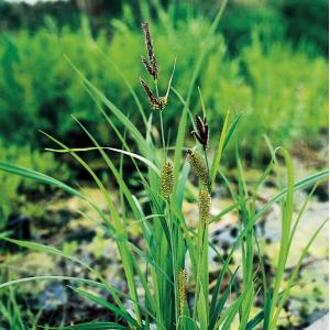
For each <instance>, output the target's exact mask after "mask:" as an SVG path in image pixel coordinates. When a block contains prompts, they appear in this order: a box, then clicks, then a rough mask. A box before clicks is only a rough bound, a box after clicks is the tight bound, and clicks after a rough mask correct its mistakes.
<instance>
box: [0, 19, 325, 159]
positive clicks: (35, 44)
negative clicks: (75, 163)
mask: <svg viewBox="0 0 330 330" xmlns="http://www.w3.org/2000/svg"><path fill="white" fill-rule="evenodd" d="M209 27H210V23H209V21H208V20H206V19H204V18H202V17H197V18H193V19H190V20H189V21H186V20H185V19H181V20H179V21H178V22H176V24H175V26H170V25H169V26H167V25H166V26H163V25H162V24H161V23H159V24H156V25H153V26H152V29H153V31H154V33H155V34H157V40H156V42H155V47H156V51H157V52H158V54H159V62H160V63H161V67H160V69H161V73H162V75H163V76H170V74H171V70H172V66H173V60H174V58H175V57H177V63H178V66H177V70H176V72H175V77H174V81H175V85H176V89H177V90H178V91H181V92H182V91H184V90H187V85H188V84H189V82H190V80H189V79H190V78H189V74H190V68H191V67H192V66H194V65H195V64H196V61H197V57H196V54H199V53H200V51H201V49H203V48H205V42H204V40H205V35H206V33H207V30H208V29H209ZM258 31H259V32H257V31H255V32H254V34H253V36H252V43H251V45H248V46H245V47H244V48H243V49H242V50H241V52H240V54H238V55H237V56H236V57H235V58H233V59H231V58H229V56H228V54H227V48H226V45H225V41H224V39H223V37H222V36H221V35H218V34H216V35H214V36H213V37H212V39H210V40H209V43H208V47H210V48H211V50H212V51H211V52H210V53H209V55H208V56H207V57H206V58H205V59H204V61H203V62H202V66H203V73H201V74H198V77H197V79H198V84H199V85H200V87H201V90H202V92H203V95H204V98H205V103H206V108H207V113H208V115H209V118H210V123H211V125H214V126H213V127H212V128H215V126H216V125H218V122H217V121H215V120H213V119H214V118H218V120H219V119H220V120H223V118H224V115H225V113H226V111H227V109H228V108H232V109H234V111H236V112H241V113H243V114H244V115H243V117H242V123H241V131H244V139H245V142H244V146H245V151H246V152H247V153H251V152H252V154H253V155H254V157H257V158H258V157H262V155H263V152H262V150H263V148H262V143H261V140H262V136H263V134H265V133H266V134H268V136H269V137H270V139H271V140H272V141H274V142H275V143H282V144H285V145H287V146H289V145H290V143H292V142H293V141H295V140H299V141H300V140H301V139H303V140H304V141H307V142H309V143H312V144H314V143H317V142H318V138H319V133H320V130H321V129H322V128H325V127H326V125H327V110H326V109H327V105H328V103H327V75H326V72H327V62H326V60H325V59H323V58H321V57H316V58H314V59H311V58H309V57H308V56H307V55H305V54H304V53H303V52H302V51H300V52H297V51H293V50H292V49H291V48H290V47H289V46H288V45H286V44H284V43H281V42H276V43H269V42H266V43H265V42H263V41H261V38H262V31H261V32H260V30H258ZM0 43H1V45H2V47H0V88H1V91H2V94H3V97H2V98H1V99H0V112H1V118H2V120H1V123H0V128H1V134H2V135H3V136H4V137H5V138H6V139H10V141H12V142H13V141H15V142H17V143H21V142H22V141H26V139H29V141H31V143H34V145H35V146H37V145H38V143H39V140H40V139H39V138H38V137H37V133H36V130H37V129H38V128H41V129H46V130H49V131H56V132H58V134H60V135H61V136H62V138H63V140H64V141H66V142H68V143H70V141H72V138H78V139H75V140H77V141H80V140H81V133H79V131H78V130H77V128H76V127H75V126H74V125H73V124H72V120H69V119H68V118H69V117H68V114H70V113H73V114H75V116H76V117H77V118H79V119H80V120H83V121H84V123H85V125H87V127H88V128H91V127H93V129H95V130H96V132H97V133H96V134H97V136H99V137H101V138H102V139H103V140H104V141H108V140H109V138H110V137H109V131H108V129H107V128H106V127H105V125H104V123H102V122H101V121H100V120H99V118H100V117H99V116H98V115H97V114H96V113H97V112H96V109H95V104H94V103H93V101H92V100H91V98H90V97H89V96H88V94H87V93H85V92H84V91H83V89H82V87H81V84H80V83H79V80H78V78H77V76H76V75H74V74H72V69H71V68H70V67H69V66H68V64H67V62H66V61H65V60H64V59H63V56H62V52H63V53H64V54H66V55H67V56H68V58H69V59H70V60H71V61H72V62H73V63H75V66H76V67H77V68H79V69H80V70H82V72H83V73H84V74H85V75H86V76H87V77H88V78H89V79H90V81H91V82H92V83H93V84H94V85H95V86H97V87H98V88H99V89H101V90H102V91H104V94H105V95H106V96H107V97H109V99H111V100H113V102H114V104H115V105H117V106H118V107H119V108H121V109H125V113H126V114H128V115H129V116H130V118H136V116H137V113H138V112H137V111H136V106H135V105H133V103H132V97H131V95H130V91H129V90H128V89H127V88H126V83H129V84H130V85H131V86H132V88H133V89H134V90H135V91H136V92H137V93H138V95H142V94H141V93H142V90H141V86H140V85H139V82H138V79H137V77H139V76H140V75H143V74H142V69H143V66H142V64H141V65H140V66H137V65H135V64H136V63H138V62H139V61H140V56H141V54H142V53H143V43H141V35H140V33H139V32H138V31H135V30H134V29H133V30H132V29H131V28H129V27H128V25H126V24H125V23H123V22H119V21H116V22H114V34H113V36H112V39H111V42H109V40H108V38H107V37H106V34H105V33H104V32H100V33H99V35H98V37H97V38H96V39H95V41H94V40H93V39H91V38H90V34H89V32H88V26H87V29H86V27H85V28H84V29H83V30H82V31H81V32H71V31H70V30H68V29H63V30H62V31H61V32H60V33H59V36H58V38H57V37H56V36H55V35H54V34H52V33H50V32H49V31H47V30H45V29H41V30H39V31H38V32H36V33H34V34H33V35H31V34H29V33H28V32H26V31H21V32H18V33H17V34H3V35H1V36H0ZM187 45H189V47H187ZM127 49H129V52H127ZM118 70H119V71H120V73H119V72H118ZM122 76H124V77H125V79H126V82H125V81H124V80H123V79H122ZM166 88H167V86H166V80H163V81H162V82H161V83H160V93H161V94H162V93H163V94H165V91H166ZM191 99H192V102H191V110H192V111H193V112H196V111H197V110H199V105H198V102H197V100H198V93H197V91H195V90H194V92H193V94H192V98H191ZM170 103H171V107H170V110H169V114H168V116H167V117H166V119H165V120H166V122H169V121H171V120H172V119H173V118H175V117H176V114H177V113H178V111H180V106H181V104H180V102H179V101H178V100H175V98H172V99H171V100H170ZM143 106H144V107H146V106H147V102H144V103H143ZM13 118H15V120H13ZM116 123H118V122H116ZM251 123H253V125H252V124H251ZM78 146H79V145H78ZM256 150H258V155H257V152H256Z"/></svg>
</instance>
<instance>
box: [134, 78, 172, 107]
mask: <svg viewBox="0 0 330 330" xmlns="http://www.w3.org/2000/svg"><path fill="white" fill-rule="evenodd" d="M140 82H141V85H142V87H143V89H144V92H145V93H146V95H147V97H148V100H149V103H150V105H151V106H152V107H153V108H154V109H157V110H164V109H165V107H166V105H167V97H166V96H161V97H159V98H157V97H156V96H155V94H154V93H153V91H152V90H151V89H150V87H149V86H148V84H147V83H146V82H145V81H144V80H143V79H142V78H140Z"/></svg>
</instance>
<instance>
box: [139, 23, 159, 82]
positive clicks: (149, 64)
mask: <svg viewBox="0 0 330 330" xmlns="http://www.w3.org/2000/svg"><path fill="white" fill-rule="evenodd" d="M142 30H143V33H144V42H145V45H146V50H147V56H148V59H145V58H144V57H142V63H143V65H144V66H145V68H146V70H147V71H148V72H149V74H150V75H151V76H152V77H153V79H154V80H157V78H158V66H157V60H156V56H155V52H154V46H153V42H152V39H151V33H150V29H149V24H148V23H142Z"/></svg>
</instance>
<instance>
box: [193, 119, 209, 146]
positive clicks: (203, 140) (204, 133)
mask: <svg viewBox="0 0 330 330" xmlns="http://www.w3.org/2000/svg"><path fill="white" fill-rule="evenodd" d="M191 134H193V135H194V137H195V138H196V140H197V141H198V142H199V143H200V144H201V145H202V146H203V147H204V149H207V147H208V144H209V126H208V124H207V120H206V118H202V117H200V116H196V131H192V132H191Z"/></svg>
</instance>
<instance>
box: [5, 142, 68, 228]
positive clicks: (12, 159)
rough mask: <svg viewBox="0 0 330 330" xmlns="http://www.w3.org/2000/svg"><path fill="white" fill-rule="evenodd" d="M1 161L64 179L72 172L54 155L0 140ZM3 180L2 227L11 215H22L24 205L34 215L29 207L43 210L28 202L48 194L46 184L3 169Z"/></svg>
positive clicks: (25, 213) (28, 214)
mask: <svg viewBox="0 0 330 330" xmlns="http://www.w3.org/2000/svg"><path fill="white" fill-rule="evenodd" d="M0 161H1V162H9V163H12V164H15V165H18V166H23V167H27V168H31V169H33V170H36V171H40V172H42V173H44V174H46V175H51V176H54V177H59V178H61V179H68V175H69V173H68V171H67V168H66V166H65V165H63V164H59V163H58V162H56V161H55V159H54V155H53V154H51V153H40V152H38V151H36V150H34V151H32V150H31V148H30V147H27V146H26V147H18V146H8V145H5V144H4V143H1V142H0ZM0 182H1V185H0V200H1V203H0V229H2V228H3V227H4V226H5V224H6V222H7V219H8V216H9V215H11V214H16V215H17V214H19V213H20V211H21V210H22V208H23V209H24V215H25V216H32V215H34V214H31V213H28V212H26V210H34V211H33V212H38V214H40V211H41V210H38V209H37V208H32V207H31V206H29V204H33V200H34V198H35V196H38V195H40V194H41V193H43V194H44V193H45V189H46V187H45V186H42V185H40V184H38V183H37V182H36V181H33V180H28V179H23V178H22V177H20V176H17V175H12V174H8V173H6V172H3V171H0ZM47 189H51V188H49V187H48V188H47ZM19 192H20V193H19ZM39 208H40V206H39Z"/></svg>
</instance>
